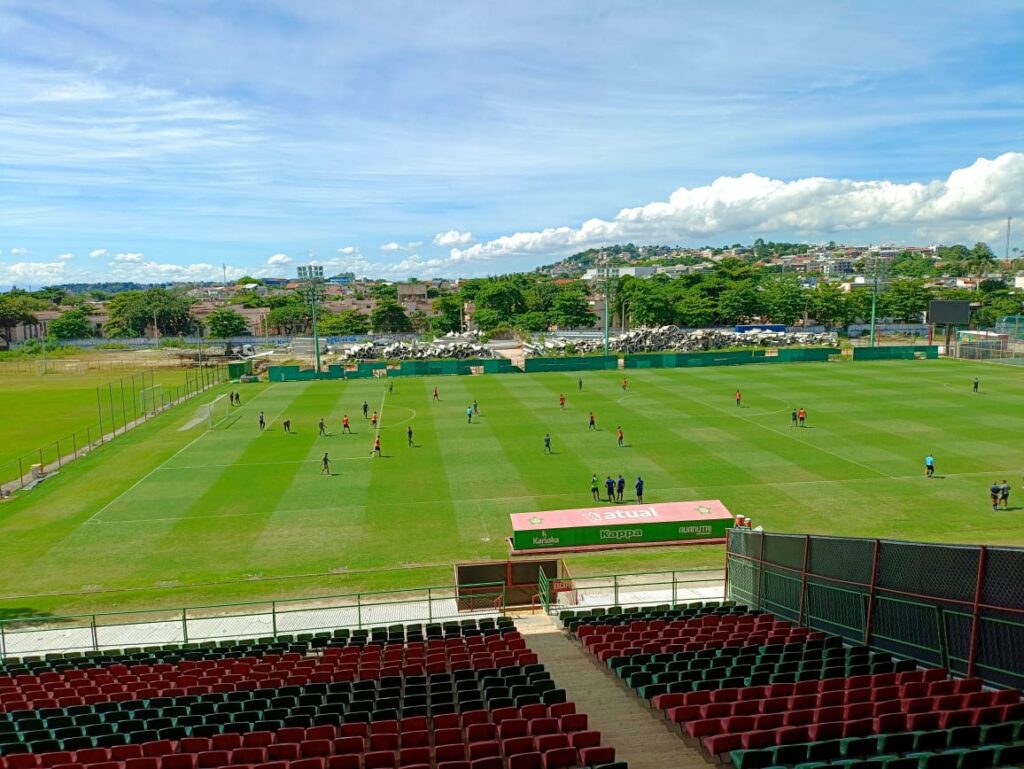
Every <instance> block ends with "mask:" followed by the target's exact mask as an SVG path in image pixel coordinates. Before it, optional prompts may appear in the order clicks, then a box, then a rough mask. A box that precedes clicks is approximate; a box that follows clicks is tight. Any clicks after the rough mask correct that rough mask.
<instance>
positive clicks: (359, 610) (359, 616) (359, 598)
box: [356, 593, 363, 630]
mask: <svg viewBox="0 0 1024 769" xmlns="http://www.w3.org/2000/svg"><path fill="white" fill-rule="evenodd" d="M356 629H358V630H362V629H363V594H362V593H356Z"/></svg>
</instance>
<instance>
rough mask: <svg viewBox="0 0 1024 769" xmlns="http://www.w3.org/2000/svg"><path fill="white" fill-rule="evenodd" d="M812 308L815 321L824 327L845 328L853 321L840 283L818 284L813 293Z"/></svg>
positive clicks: (823, 282) (811, 298) (811, 297)
mask: <svg viewBox="0 0 1024 769" xmlns="http://www.w3.org/2000/svg"><path fill="white" fill-rule="evenodd" d="M810 306H811V312H812V313H813V314H814V319H815V320H816V321H818V323H821V324H822V325H823V326H831V327H835V326H845V325H846V324H848V323H849V322H850V320H851V319H852V318H851V309H852V308H851V306H850V303H849V302H848V301H847V295H846V292H845V291H843V289H842V288H840V287H839V284H838V283H827V282H825V281H822V282H820V283H818V285H817V286H816V287H815V288H814V291H813V292H811V296H810Z"/></svg>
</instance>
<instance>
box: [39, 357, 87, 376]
mask: <svg viewBox="0 0 1024 769" xmlns="http://www.w3.org/2000/svg"><path fill="white" fill-rule="evenodd" d="M81 363H82V362H81V361H79V360H72V359H69V358H57V359H56V360H37V361H36V373H37V374H77V373H79V372H80V371H81V370H82V366H81Z"/></svg>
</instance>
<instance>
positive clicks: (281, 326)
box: [267, 302, 313, 334]
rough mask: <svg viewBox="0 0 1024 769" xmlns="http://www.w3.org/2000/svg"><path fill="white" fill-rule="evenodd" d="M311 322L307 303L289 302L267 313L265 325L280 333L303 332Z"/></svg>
mask: <svg viewBox="0 0 1024 769" xmlns="http://www.w3.org/2000/svg"><path fill="white" fill-rule="evenodd" d="M312 323H313V313H312V311H311V310H310V308H309V305H306V304H298V303H297V302H290V303H288V304H285V305H283V306H281V307H275V308H274V309H272V310H271V311H270V312H268V313H267V326H269V327H270V328H274V329H277V330H278V332H280V333H282V334H304V333H306V332H308V331H309V329H310V327H311V326H312Z"/></svg>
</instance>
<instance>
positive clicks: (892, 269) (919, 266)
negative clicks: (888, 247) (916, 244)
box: [889, 251, 935, 278]
mask: <svg viewBox="0 0 1024 769" xmlns="http://www.w3.org/2000/svg"><path fill="white" fill-rule="evenodd" d="M889 274H890V275H893V276H894V277H904V278H930V277H932V276H933V275H935V263H934V262H932V260H931V259H929V258H927V257H926V256H924V255H922V254H916V253H914V252H912V251H904V252H902V253H899V254H896V256H895V257H893V260H892V262H891V263H890V265H889Z"/></svg>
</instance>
